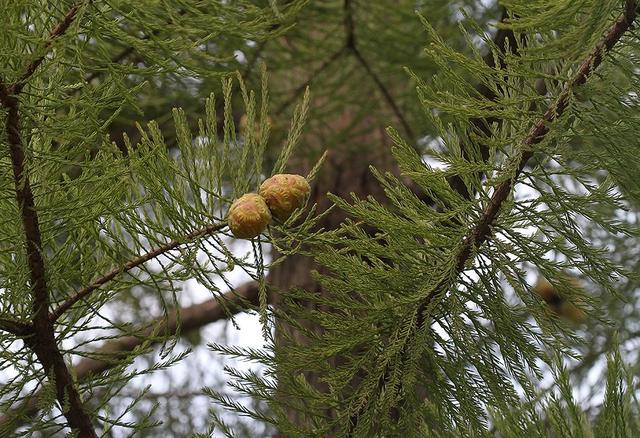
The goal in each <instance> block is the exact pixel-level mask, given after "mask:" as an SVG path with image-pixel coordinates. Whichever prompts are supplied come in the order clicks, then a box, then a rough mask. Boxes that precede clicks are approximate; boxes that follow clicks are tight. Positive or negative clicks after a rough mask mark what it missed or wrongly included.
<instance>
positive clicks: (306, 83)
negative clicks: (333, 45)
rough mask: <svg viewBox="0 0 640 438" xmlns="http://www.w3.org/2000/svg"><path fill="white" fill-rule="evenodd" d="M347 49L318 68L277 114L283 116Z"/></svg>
mask: <svg viewBox="0 0 640 438" xmlns="http://www.w3.org/2000/svg"><path fill="white" fill-rule="evenodd" d="M345 50H346V47H344V46H343V47H342V48H341V49H339V50H338V51H336V52H335V53H334V54H333V55H331V57H329V59H327V60H326V61H325V62H323V63H322V64H321V65H320V67H318V68H317V69H316V70H315V71H314V72H312V73H311V76H310V77H309V79H307V80H306V81H305V82H304V84H302V85H300V86H299V87H298V88H296V89H295V90H294V91H293V93H292V94H291V96H289V98H288V99H287V100H286V101H284V102H283V103H282V104H281V105H280V106H279V107H278V109H277V110H276V112H275V114H276V115H279V114H282V112H283V111H284V110H286V109H287V108H288V107H289V106H290V105H291V104H292V103H293V102H295V101H296V99H297V98H298V97H299V96H300V95H301V94H302V93H303V92H304V90H306V89H307V87H308V86H309V85H311V83H312V82H313V81H315V80H316V78H317V77H318V75H320V73H322V72H323V71H324V70H326V69H327V68H328V67H329V66H330V65H331V64H333V63H334V62H335V61H336V60H337V59H338V58H340V56H342V54H343V53H344V52H345Z"/></svg>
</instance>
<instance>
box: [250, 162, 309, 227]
mask: <svg viewBox="0 0 640 438" xmlns="http://www.w3.org/2000/svg"><path fill="white" fill-rule="evenodd" d="M310 191H311V187H309V183H308V182H307V180H306V179H305V178H304V177H303V176H300V175H291V174H286V173H283V174H278V175H273V176H272V177H271V178H268V179H267V180H265V181H264V182H263V183H262V185H261V186H260V196H262V197H263V198H264V200H265V202H266V203H267V205H268V206H269V210H271V214H273V215H274V216H275V217H276V218H278V219H279V220H281V221H286V220H287V219H289V217H290V216H291V214H292V213H293V212H294V211H295V210H296V209H297V208H300V207H302V206H303V205H304V203H305V202H306V200H307V196H309V192H310Z"/></svg>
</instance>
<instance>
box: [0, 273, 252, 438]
mask: <svg viewBox="0 0 640 438" xmlns="http://www.w3.org/2000/svg"><path fill="white" fill-rule="evenodd" d="M258 295H259V288H258V284H257V283H256V282H254V281H251V282H248V283H245V284H242V285H240V286H239V287H237V288H236V289H234V290H233V291H231V292H227V293H226V294H224V296H222V297H219V298H214V299H210V300H208V301H205V302H203V303H200V304H196V305H193V306H190V307H184V308H181V309H178V310H177V311H173V312H170V313H169V315H168V316H167V318H166V319H163V318H159V319H156V320H154V321H151V322H147V323H144V324H142V325H141V326H140V328H139V330H137V331H136V332H138V333H140V334H139V335H136V336H125V337H123V338H120V339H116V340H113V341H109V342H107V343H105V344H104V345H103V346H102V347H100V348H98V349H97V350H96V351H94V352H93V353H91V355H92V356H93V357H86V358H84V359H82V360H81V361H80V362H79V363H78V365H76V366H75V367H74V369H73V374H74V375H75V376H76V378H77V380H78V381H79V382H85V381H87V380H89V379H90V378H92V377H94V376H97V375H99V374H100V373H103V372H104V371H107V370H109V369H111V368H113V367H115V366H117V365H118V363H120V361H119V360H120V359H122V358H123V357H125V356H127V355H128V354H130V352H131V351H133V350H134V349H136V348H137V347H139V346H140V345H142V344H144V343H145V342H146V343H148V344H149V346H151V345H152V344H157V343H159V342H161V339H162V338H158V337H157V335H158V334H162V335H165V336H172V335H176V334H177V333H178V330H180V333H183V334H184V333H187V332H189V331H191V330H196V329H199V328H201V327H203V326H205V325H207V324H210V323H212V322H216V321H220V320H222V319H225V318H227V317H228V316H229V314H237V313H240V312H243V311H247V310H250V309H251V308H253V307H255V306H258V305H259V300H258ZM178 315H179V319H178ZM178 321H179V323H178ZM152 335H156V337H153V338H151V336H152ZM142 353H143V351H140V354H142ZM41 395H42V391H38V392H36V393H35V394H33V395H31V396H29V397H27V398H25V399H23V400H22V401H21V403H20V404H19V405H18V406H16V407H15V408H14V409H12V410H11V412H7V413H6V414H4V415H2V416H0V436H5V435H4V434H6V436H9V435H11V433H12V431H13V430H14V429H15V428H16V427H19V426H21V425H22V424H23V422H24V421H25V419H26V418H28V417H33V416H34V415H36V414H37V412H38V411H39V409H40V404H39V398H40V397H41ZM3 433H4V434H3Z"/></svg>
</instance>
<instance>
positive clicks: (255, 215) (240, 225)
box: [228, 193, 271, 239]
mask: <svg viewBox="0 0 640 438" xmlns="http://www.w3.org/2000/svg"><path fill="white" fill-rule="evenodd" d="M228 221H229V228H230V229H231V232H232V233H233V235H234V236H236V237H237V238H239V239H252V238H254V237H256V236H258V235H259V234H260V233H262V232H263V231H264V230H265V228H267V225H268V224H269V222H271V212H270V211H269V207H267V204H266V203H265V202H264V199H263V198H262V197H261V196H260V195H258V194H256V193H247V194H245V195H242V196H241V197H240V198H238V199H236V200H235V201H234V202H233V204H231V208H230V209H229V218H228Z"/></svg>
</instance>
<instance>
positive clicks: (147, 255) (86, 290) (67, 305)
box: [49, 222, 227, 323]
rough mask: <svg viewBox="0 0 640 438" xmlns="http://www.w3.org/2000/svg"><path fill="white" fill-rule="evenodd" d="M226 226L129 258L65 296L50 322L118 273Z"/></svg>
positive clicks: (206, 229) (198, 233) (193, 234)
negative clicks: (67, 296)
mask: <svg viewBox="0 0 640 438" xmlns="http://www.w3.org/2000/svg"><path fill="white" fill-rule="evenodd" d="M226 226H227V224H226V222H221V223H219V224H213V225H209V226H207V227H205V228H203V229H200V230H196V231H194V232H192V233H189V234H187V235H186V236H184V237H183V238H181V239H176V240H172V241H170V242H168V243H165V244H164V245H162V246H159V247H157V248H154V249H152V250H150V251H149V252H147V253H145V254H143V255H140V256H137V257H135V258H133V259H131V260H129V261H128V262H126V263H125V264H124V265H123V266H122V267H120V268H114V269H112V270H111V271H109V272H107V273H106V274H104V275H101V276H100V277H98V278H96V279H95V280H94V281H92V282H91V284H90V285H88V286H86V287H84V288H83V289H81V290H79V291H78V292H76V293H75V294H73V295H72V296H70V297H69V298H67V299H66V300H65V301H64V302H63V303H62V304H60V305H59V306H58V307H57V308H56V309H55V310H54V311H52V312H51V314H50V315H49V320H50V321H51V323H54V322H55V321H57V320H58V318H60V316H62V315H63V314H64V313H65V312H66V311H67V310H69V309H70V308H71V307H72V306H73V305H74V304H75V303H77V302H78V301H80V300H82V299H84V298H86V297H88V296H89V295H90V294H91V293H92V292H93V291H95V290H96V289H98V288H100V287H101V286H103V285H105V284H107V283H108V282H110V281H111V280H113V279H114V278H116V277H117V276H118V275H120V274H124V273H126V272H129V271H130V270H132V269H134V268H137V267H138V266H140V265H143V264H145V263H147V262H148V261H150V260H153V259H155V258H158V257H160V256H161V255H163V254H166V253H167V252H169V251H172V250H174V249H176V248H178V247H180V246H181V245H184V244H187V243H190V242H193V241H194V240H196V239H199V238H202V237H205V236H209V235H211V234H213V233H215V232H216V231H220V230H221V229H222V228H224V227H226Z"/></svg>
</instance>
